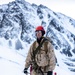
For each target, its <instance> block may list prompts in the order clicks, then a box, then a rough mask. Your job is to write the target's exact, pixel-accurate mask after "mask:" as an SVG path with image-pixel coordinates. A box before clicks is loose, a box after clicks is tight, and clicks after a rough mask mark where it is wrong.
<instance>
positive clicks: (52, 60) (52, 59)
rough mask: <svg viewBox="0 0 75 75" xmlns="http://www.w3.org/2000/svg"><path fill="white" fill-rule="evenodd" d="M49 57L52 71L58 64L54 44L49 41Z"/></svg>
mask: <svg viewBox="0 0 75 75" xmlns="http://www.w3.org/2000/svg"><path fill="white" fill-rule="evenodd" d="M48 57H49V69H50V70H51V71H52V70H54V68H55V65H56V59H55V58H56V57H55V52H54V49H53V46H52V44H51V43H50V42H49V43H48Z"/></svg>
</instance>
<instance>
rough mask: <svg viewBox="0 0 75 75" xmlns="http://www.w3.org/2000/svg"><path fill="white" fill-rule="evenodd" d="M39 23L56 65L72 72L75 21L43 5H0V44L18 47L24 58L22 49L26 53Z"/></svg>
mask: <svg viewBox="0 0 75 75" xmlns="http://www.w3.org/2000/svg"><path fill="white" fill-rule="evenodd" d="M38 25H42V26H43V27H44V28H45V30H46V35H45V36H48V37H50V38H51V42H52V44H53V46H54V49H55V53H56V57H57V60H58V64H59V68H63V69H64V70H67V71H68V70H69V71H70V72H75V20H74V19H72V18H71V17H68V16H66V15H64V14H62V13H58V12H54V11H52V10H51V9H49V8H48V7H46V6H44V5H39V6H37V5H36V4H30V3H28V2H26V1H25V0H15V1H13V2H11V3H9V4H5V5H1V6H0V46H3V47H5V46H7V47H8V48H10V49H11V50H18V51H17V52H19V53H20V55H22V56H23V57H25V56H26V55H25V53H24V50H26V51H25V52H26V53H27V52H28V50H27V49H28V48H26V47H27V46H28V47H29V45H30V44H31V43H32V42H33V41H34V40H35V27H36V26H38ZM1 49H2V48H1ZM59 56H60V57H59ZM0 57H1V58H2V56H1V55H0ZM1 60H2V59H0V61H1ZM61 61H62V62H61Z"/></svg>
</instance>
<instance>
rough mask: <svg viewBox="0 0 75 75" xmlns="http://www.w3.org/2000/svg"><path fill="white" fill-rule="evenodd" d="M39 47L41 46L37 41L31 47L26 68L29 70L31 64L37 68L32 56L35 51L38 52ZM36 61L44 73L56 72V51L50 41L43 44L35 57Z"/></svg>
mask: <svg viewBox="0 0 75 75" xmlns="http://www.w3.org/2000/svg"><path fill="white" fill-rule="evenodd" d="M38 45H39V44H38V43H37V41H35V42H34V43H33V44H32V45H31V47H30V50H29V52H28V55H27V58H26V64H25V68H29V66H30V64H32V65H33V67H34V66H35V65H34V63H33V57H32V55H33V51H34V50H36V48H37V47H38ZM35 61H36V63H37V65H38V66H40V67H41V69H42V71H43V72H48V71H53V70H54V68H55V65H56V60H55V53H54V49H53V46H52V44H51V43H50V41H48V40H47V41H45V42H44V43H43V44H42V47H41V48H40V50H39V51H38V52H37V54H36V55H35Z"/></svg>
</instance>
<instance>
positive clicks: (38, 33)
mask: <svg viewBox="0 0 75 75" xmlns="http://www.w3.org/2000/svg"><path fill="white" fill-rule="evenodd" d="M36 37H37V38H38V39H40V38H41V37H42V31H36Z"/></svg>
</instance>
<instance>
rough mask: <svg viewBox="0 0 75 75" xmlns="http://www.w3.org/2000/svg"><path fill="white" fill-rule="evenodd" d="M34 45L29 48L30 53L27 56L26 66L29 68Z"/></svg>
mask: <svg viewBox="0 0 75 75" xmlns="http://www.w3.org/2000/svg"><path fill="white" fill-rule="evenodd" d="M32 46H33V45H31V47H30V49H29V52H28V55H27V58H26V60H25V62H26V63H25V68H29V66H30V64H31V63H32Z"/></svg>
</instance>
